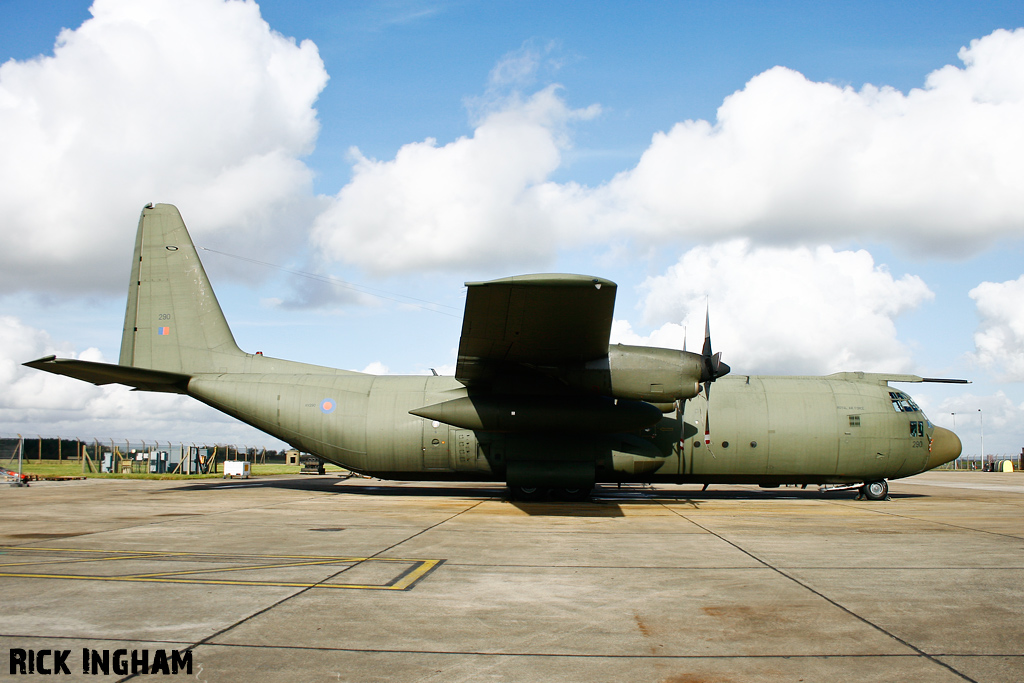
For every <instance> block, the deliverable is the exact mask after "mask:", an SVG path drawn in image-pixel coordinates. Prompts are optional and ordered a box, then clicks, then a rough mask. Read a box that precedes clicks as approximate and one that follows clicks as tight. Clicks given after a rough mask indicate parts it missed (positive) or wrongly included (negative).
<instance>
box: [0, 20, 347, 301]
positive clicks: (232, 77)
mask: <svg viewBox="0 0 1024 683" xmlns="http://www.w3.org/2000/svg"><path fill="white" fill-rule="evenodd" d="M91 12H92V15H93V16H92V18H91V19H88V20H87V21H85V22H84V23H83V24H82V25H81V26H80V27H79V28H77V29H74V30H68V29H65V30H64V31H62V32H61V34H60V35H59V37H58V38H57V43H56V46H55V47H54V51H53V54H52V56H40V57H37V58H35V59H31V60H27V61H16V60H10V61H8V62H6V63H5V64H3V65H2V66H0V149H3V150H4V153H3V155H0V214H2V215H3V216H4V225H3V228H2V230H0V288H3V289H4V290H6V291H11V290H15V289H22V288H35V289H47V290H51V291H53V290H55V289H56V290H60V289H71V290H75V291H82V290H87V289H96V288H101V289H110V288H112V287H113V288H118V289H119V288H120V287H121V286H122V285H123V283H122V282H121V280H122V279H123V277H122V275H123V273H122V272H121V271H120V270H119V269H118V270H116V272H114V273H111V272H110V271H111V269H109V268H105V269H104V268H97V267H96V262H97V261H98V260H100V259H105V258H106V257H108V256H109V254H110V253H116V254H120V253H125V252H126V250H130V249H131V244H132V241H133V236H134V228H135V224H136V222H137V218H138V213H139V211H140V209H141V208H142V205H143V204H145V203H147V202H149V201H163V202H171V203H176V204H178V205H179V207H180V208H181V209H182V211H183V214H184V216H185V219H186V221H190V217H191V218H192V219H193V220H192V221H191V222H190V225H191V226H192V227H193V231H194V232H195V233H197V234H199V235H209V234H211V233H215V232H217V231H224V230H230V231H231V234H232V236H233V239H234V240H235V243H238V242H242V243H243V244H250V245H252V248H253V249H257V248H260V247H266V246H267V245H268V244H282V243H287V242H288V241H289V240H295V239H296V237H298V238H300V239H301V236H302V231H301V230H300V231H298V232H297V233H296V234H295V235H292V236H288V235H287V232H288V231H287V230H280V229H281V228H282V227H288V226H291V227H293V228H295V227H301V226H302V225H303V223H302V219H304V220H305V221H306V222H307V223H308V221H309V216H310V214H311V211H312V208H313V207H311V206H310V202H311V201H312V192H311V173H310V170H309V169H308V168H307V167H306V166H305V164H304V163H303V162H302V161H301V160H300V158H301V157H302V156H303V155H305V154H308V153H309V152H310V151H312V149H313V146H314V143H315V140H316V135H317V132H318V123H317V119H316V110H315V109H314V108H313V104H314V102H315V101H316V99H317V97H318V95H319V93H320V91H321V90H322V89H323V87H324V85H325V84H326V81H327V74H326V71H325V70H324V67H323V63H322V62H321V60H320V56H319V54H318V51H317V48H316V46H315V45H314V44H313V43H311V42H309V41H303V42H302V43H301V44H298V45H297V44H296V43H295V41H293V40H291V39H288V38H285V37H284V36H281V35H280V34H277V33H275V32H273V31H272V30H271V29H270V27H269V26H268V25H267V23H266V22H265V21H264V20H263V19H262V17H261V16H260V12H259V7H258V6H257V5H256V4H255V3H254V2H235V1H232V2H225V1H223V0H150V1H148V2H136V1H135V0H96V2H95V3H94V4H93V6H92V8H91ZM289 216H292V218H289ZM271 228H277V229H278V230H277V231H276V232H274V231H272V230H271ZM239 236H245V237H246V238H247V239H246V240H238V239H237V238H238V237H239ZM119 263H120V261H119ZM115 275H116V277H115Z"/></svg>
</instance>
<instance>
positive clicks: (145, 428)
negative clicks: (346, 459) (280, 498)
mask: <svg viewBox="0 0 1024 683" xmlns="http://www.w3.org/2000/svg"><path fill="white" fill-rule="evenodd" d="M51 354H56V355H60V356H62V357H65V358H67V357H71V358H76V357H77V358H81V359H82V360H89V361H97V362H108V363H109V362H111V361H110V360H109V359H105V358H103V357H102V354H100V352H99V351H98V350H97V349H94V348H93V349H86V350H85V351H82V352H81V353H76V352H75V351H74V348H73V346H71V345H70V344H68V343H57V342H55V341H54V340H53V339H52V338H51V337H50V335H49V334H48V333H47V332H46V331H45V330H40V329H37V328H34V327H31V326H29V325H26V324H25V323H23V322H22V321H21V320H19V319H18V318H15V317H13V316H0V435H2V436H4V437H11V436H13V435H15V434H18V433H20V434H22V435H29V434H31V435H33V436H34V435H36V434H40V435H42V436H44V437H55V436H71V437H72V438H75V437H80V438H99V439H101V440H103V439H109V438H122V439H123V438H131V439H133V440H134V439H146V440H153V439H160V440H162V441H168V440H170V441H174V442H186V443H188V442H192V441H195V442H197V443H210V444H214V443H237V444H239V445H244V444H260V445H267V446H269V447H274V445H275V444H277V443H278V442H277V441H276V439H274V438H273V437H270V436H267V435H266V434H263V433H262V432H258V431H257V430H255V429H253V428H251V427H249V426H247V425H244V424H242V423H241V422H238V421H236V420H234V419H232V418H230V417H227V416H225V415H223V414H222V413H218V412H217V411H215V410H214V409H213V408H209V407H207V406H205V405H203V404H201V403H199V402H198V401H195V400H193V399H190V398H188V397H185V396H179V395H175V394H154V393H148V392H138V391H131V390H130V389H129V388H128V387H125V386H121V385H119V384H108V385H106V386H102V387H98V386H95V385H93V384H89V383H88V382H80V381H78V380H75V379H71V378H70V377H62V376H60V375H53V374H51V373H48V372H43V371H41V370H35V369H32V368H27V367H24V366H23V365H22V363H24V362H26V361H30V360H34V359H36V358H42V357H43V356H48V355H51Z"/></svg>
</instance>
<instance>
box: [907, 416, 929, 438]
mask: <svg viewBox="0 0 1024 683" xmlns="http://www.w3.org/2000/svg"><path fill="white" fill-rule="evenodd" d="M925 434H926V432H925V431H924V422H920V421H917V420H912V421H911V422H910V436H912V437H922V436H925Z"/></svg>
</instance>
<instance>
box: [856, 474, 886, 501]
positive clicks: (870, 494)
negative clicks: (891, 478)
mask: <svg viewBox="0 0 1024 683" xmlns="http://www.w3.org/2000/svg"><path fill="white" fill-rule="evenodd" d="M860 494H861V495H862V496H864V497H865V498H867V499H868V500H888V499H889V482H887V481H886V480H885V479H881V480H879V481H869V482H866V483H865V484H864V485H863V486H861V487H860Z"/></svg>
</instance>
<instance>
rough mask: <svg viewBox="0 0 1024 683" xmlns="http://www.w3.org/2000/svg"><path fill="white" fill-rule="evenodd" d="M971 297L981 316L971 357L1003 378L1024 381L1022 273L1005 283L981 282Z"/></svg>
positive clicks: (973, 290)
mask: <svg viewBox="0 0 1024 683" xmlns="http://www.w3.org/2000/svg"><path fill="white" fill-rule="evenodd" d="M970 297H971V298H972V299H974V301H975V305H976V306H977V309H978V316H979V317H980V318H981V322H980V324H979V325H978V330H977V332H975V333H974V345H975V347H976V351H975V353H974V357H975V358H976V359H977V361H978V362H979V363H980V364H981V365H982V366H983V367H986V368H992V369H994V370H996V371H997V373H998V374H999V375H1000V376H1001V378H1002V379H1004V380H1007V381H1012V382H1021V381H1024V275H1022V276H1020V277H1019V278H1017V279H1016V280H1010V281H1008V282H982V283H981V284H980V285H978V286H977V287H975V288H974V289H972V290H971V291H970Z"/></svg>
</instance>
